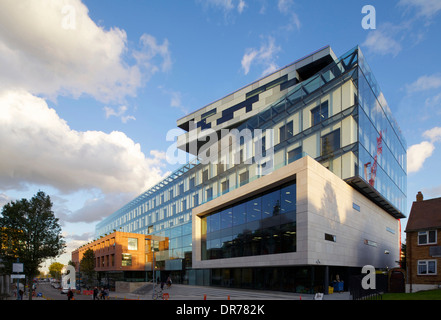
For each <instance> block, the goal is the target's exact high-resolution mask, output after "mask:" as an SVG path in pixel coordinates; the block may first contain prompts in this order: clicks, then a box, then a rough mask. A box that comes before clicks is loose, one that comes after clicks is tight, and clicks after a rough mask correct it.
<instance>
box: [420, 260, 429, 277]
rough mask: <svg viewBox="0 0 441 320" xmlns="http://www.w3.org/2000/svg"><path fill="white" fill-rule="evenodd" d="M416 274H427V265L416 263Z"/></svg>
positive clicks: (423, 262) (421, 262)
mask: <svg viewBox="0 0 441 320" xmlns="http://www.w3.org/2000/svg"><path fill="white" fill-rule="evenodd" d="M418 274H427V265H426V262H425V261H418Z"/></svg>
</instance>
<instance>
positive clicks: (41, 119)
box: [0, 90, 165, 194]
mask: <svg viewBox="0 0 441 320" xmlns="http://www.w3.org/2000/svg"><path fill="white" fill-rule="evenodd" d="M0 110H2V112H1V113H0V154H1V155H2V157H1V166H0V188H3V189H12V188H22V187H24V186H26V185H28V184H36V185H49V186H52V187H55V188H57V189H58V190H60V191H61V192H72V191H76V190H80V189H99V190H101V191H102V192H103V193H118V192H124V193H135V194H138V193H140V192H142V191H145V190H146V189H147V188H148V187H149V186H152V185H153V184H154V183H156V182H158V181H159V180H160V179H162V177H163V175H164V174H163V172H162V168H163V164H164V159H165V154H162V153H159V152H155V151H152V152H150V157H146V156H145V155H144V153H143V152H142V151H141V147H140V145H139V144H137V143H135V142H134V141H133V140H131V139H130V138H128V137H127V136H126V135H125V134H124V133H122V132H117V131H114V132H111V133H110V134H108V133H104V132H101V131H84V132H81V131H75V130H72V129H71V128H70V127H69V126H68V125H67V123H66V122H65V121H64V120H63V119H61V118H60V117H59V116H58V115H57V113H56V112H55V110H53V109H51V108H49V107H48V105H47V104H46V102H45V101H44V100H43V99H41V98H37V97H35V96H33V95H31V94H30V93H28V92H25V91H23V90H17V91H12V90H10V91H2V92H0ZM18 119H19V121H17V120H18Z"/></svg>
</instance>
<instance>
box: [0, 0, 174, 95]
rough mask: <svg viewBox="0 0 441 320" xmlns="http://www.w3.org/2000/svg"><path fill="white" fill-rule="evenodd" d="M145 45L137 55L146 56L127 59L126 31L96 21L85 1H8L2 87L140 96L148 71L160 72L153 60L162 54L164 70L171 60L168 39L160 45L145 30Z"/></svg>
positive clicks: (1, 7) (1, 9)
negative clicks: (132, 60) (131, 62)
mask: <svg viewBox="0 0 441 320" xmlns="http://www.w3.org/2000/svg"><path fill="white" fill-rule="evenodd" d="M66 7H68V8H71V9H72V10H70V11H69V10H68V11H65V10H64V9H65V8H66ZM69 12H70V13H73V14H74V15H73V16H72V17H70V18H71V19H72V20H71V21H73V22H74V24H73V25H72V26H73V27H72V28H66V19H67V18H68V16H67V14H69ZM146 39H147V41H145V40H146ZM141 44H142V48H141V50H140V51H138V52H136V54H137V56H138V57H140V56H141V53H144V55H143V58H144V59H142V61H138V63H139V64H138V65H131V66H130V65H128V64H127V63H125V61H124V60H123V56H125V55H130V53H131V50H129V48H128V41H127V35H126V32H125V31H124V30H121V29H119V28H111V29H110V30H105V29H104V28H102V27H100V26H98V25H96V24H95V22H94V21H92V20H91V19H90V17H89V15H88V9H87V7H86V6H85V5H84V4H83V3H82V2H81V0H64V1H54V0H40V1H35V0H20V1H16V0H3V1H0V56H1V59H0V69H1V70H2V72H1V73H0V88H10V87H12V88H14V87H15V88H17V87H18V88H23V89H25V90H27V91H29V92H31V93H32V94H38V95H42V96H44V97H48V98H51V99H55V98H56V97H57V96H59V95H65V96H72V97H74V98H78V97H80V96H81V95H83V94H85V95H90V96H92V97H93V98H95V99H96V100H98V101H101V102H106V103H108V102H123V99H124V97H126V96H134V95H136V90H137V89H138V88H139V87H140V86H141V85H142V82H143V78H144V76H145V74H147V75H150V74H152V73H154V72H156V71H157V68H158V67H157V66H156V65H155V64H153V62H151V61H148V59H153V58H155V57H156V56H158V57H162V58H163V59H164V60H163V63H162V67H161V69H167V68H168V67H169V65H170V54H169V52H168V42H167V40H164V43H163V44H162V45H158V44H157V43H156V42H155V41H152V37H151V36H148V35H144V36H143V37H142V38H141ZM149 62H150V63H149ZM156 63H158V62H157V61H156Z"/></svg>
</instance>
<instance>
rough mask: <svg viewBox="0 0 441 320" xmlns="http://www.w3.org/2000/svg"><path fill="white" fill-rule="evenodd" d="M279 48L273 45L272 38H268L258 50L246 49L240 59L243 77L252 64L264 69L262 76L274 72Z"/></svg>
mask: <svg viewBox="0 0 441 320" xmlns="http://www.w3.org/2000/svg"><path fill="white" fill-rule="evenodd" d="M280 50H281V48H280V47H279V46H277V45H276V44H275V40H274V38H273V37H271V36H270V37H268V38H267V41H266V42H264V43H262V45H261V46H260V48H259V49H256V48H248V49H247V50H246V51H245V54H244V55H243V57H242V61H241V65H242V69H243V72H244V74H245V75H247V74H248V73H249V72H250V68H251V65H252V64H257V65H260V66H261V67H263V68H264V70H263V72H262V76H263V75H266V74H269V73H271V72H274V71H276V70H277V68H278V66H277V64H276V60H277V54H278V53H279V52H280Z"/></svg>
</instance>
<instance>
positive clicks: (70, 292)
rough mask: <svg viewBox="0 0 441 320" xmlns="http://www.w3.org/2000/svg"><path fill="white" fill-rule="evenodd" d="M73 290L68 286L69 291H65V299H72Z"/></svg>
mask: <svg viewBox="0 0 441 320" xmlns="http://www.w3.org/2000/svg"><path fill="white" fill-rule="evenodd" d="M73 296H74V294H73V291H72V289H70V288H69V291H68V292H67V300H72V299H73Z"/></svg>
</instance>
